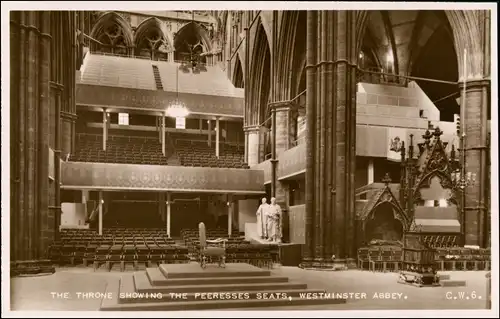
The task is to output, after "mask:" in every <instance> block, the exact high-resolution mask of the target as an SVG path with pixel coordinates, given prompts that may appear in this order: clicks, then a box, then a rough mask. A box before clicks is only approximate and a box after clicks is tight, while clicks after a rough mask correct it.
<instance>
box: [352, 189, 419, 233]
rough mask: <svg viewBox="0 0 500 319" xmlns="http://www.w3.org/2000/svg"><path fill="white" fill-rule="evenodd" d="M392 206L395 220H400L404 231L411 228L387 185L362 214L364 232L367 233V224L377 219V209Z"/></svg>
mask: <svg viewBox="0 0 500 319" xmlns="http://www.w3.org/2000/svg"><path fill="white" fill-rule="evenodd" d="M386 204H387V205H390V206H391V207H392V213H393V217H394V219H395V220H398V221H399V222H400V223H401V225H402V226H403V231H405V230H407V229H408V228H409V227H410V220H409V218H408V217H407V216H406V213H405V212H404V210H403V208H402V207H401V205H400V203H399V201H398V200H397V199H396V197H395V196H394V194H393V193H392V191H391V188H390V186H389V185H386V186H385V187H384V188H383V189H382V190H380V191H379V192H378V193H377V194H376V195H375V196H374V197H373V198H372V199H371V200H370V202H368V204H367V205H366V206H365V208H364V209H363V211H362V212H361V216H359V218H360V219H361V221H362V226H363V232H364V231H365V228H366V224H367V223H368V222H369V221H370V220H373V219H374V218H375V212H376V210H377V208H378V207H379V206H381V205H386Z"/></svg>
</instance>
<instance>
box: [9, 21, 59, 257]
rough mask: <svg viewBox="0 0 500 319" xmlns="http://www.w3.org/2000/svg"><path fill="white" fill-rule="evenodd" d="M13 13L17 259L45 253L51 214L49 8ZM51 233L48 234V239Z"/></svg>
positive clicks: (13, 216) (13, 173) (14, 251)
mask: <svg viewBox="0 0 500 319" xmlns="http://www.w3.org/2000/svg"><path fill="white" fill-rule="evenodd" d="M41 14H42V16H41V17H38V15H39V13H37V12H11V13H10V19H11V61H10V62H11V94H12V95H11V102H10V103H11V129H12V131H11V137H10V138H11V141H10V142H11V150H12V151H13V153H12V154H11V156H12V161H11V180H12V190H11V196H12V198H11V203H12V207H11V234H12V236H13V237H12V252H11V258H12V260H34V259H39V258H43V257H44V252H45V247H46V246H47V245H48V241H50V240H52V238H51V234H52V232H53V230H52V227H53V224H52V223H50V221H49V220H51V219H52V218H53V215H51V212H49V202H48V200H49V195H48V194H49V176H48V164H49V158H48V152H49V149H48V148H49V114H50V113H49V111H50V62H51V50H50V41H51V38H50V21H51V17H50V14H51V13H49V12H43V13H41ZM46 236H48V237H46Z"/></svg>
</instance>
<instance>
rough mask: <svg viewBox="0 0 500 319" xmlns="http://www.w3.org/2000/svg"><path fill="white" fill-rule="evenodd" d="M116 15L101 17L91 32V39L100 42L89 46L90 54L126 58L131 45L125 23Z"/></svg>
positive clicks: (109, 14) (110, 14)
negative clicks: (107, 54)
mask: <svg viewBox="0 0 500 319" xmlns="http://www.w3.org/2000/svg"><path fill="white" fill-rule="evenodd" d="M119 19H121V18H120V17H119V16H118V15H117V14H116V13H114V12H112V13H108V14H105V15H104V16H102V17H101V20H100V21H98V22H97V23H96V25H95V26H94V29H93V30H92V34H91V37H92V38H94V39H96V40H97V41H99V42H100V44H98V43H92V44H91V48H90V50H91V52H102V53H111V54H114V55H124V56H128V48H129V46H130V45H131V44H132V43H131V38H130V34H129V33H128V32H127V30H125V25H124V24H125V23H124V22H121V21H119Z"/></svg>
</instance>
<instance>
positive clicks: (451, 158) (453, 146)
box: [450, 144, 456, 161]
mask: <svg viewBox="0 0 500 319" xmlns="http://www.w3.org/2000/svg"><path fill="white" fill-rule="evenodd" d="M455 155H456V154H455V144H451V152H450V160H452V161H454V160H455Z"/></svg>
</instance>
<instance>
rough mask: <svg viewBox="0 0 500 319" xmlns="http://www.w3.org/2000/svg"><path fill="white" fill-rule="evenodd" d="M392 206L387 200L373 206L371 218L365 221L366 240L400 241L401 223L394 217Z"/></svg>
mask: <svg viewBox="0 0 500 319" xmlns="http://www.w3.org/2000/svg"><path fill="white" fill-rule="evenodd" d="M394 209H395V208H394V206H393V205H392V204H390V203H388V202H386V203H382V204H380V205H378V206H377V207H376V208H375V211H374V212H373V214H374V215H373V216H374V218H373V219H370V220H369V221H368V222H367V223H366V228H365V239H366V242H370V241H373V240H384V241H394V242H396V241H401V239H402V238H403V225H402V224H401V222H400V221H399V220H397V219H396V218H394Z"/></svg>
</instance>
